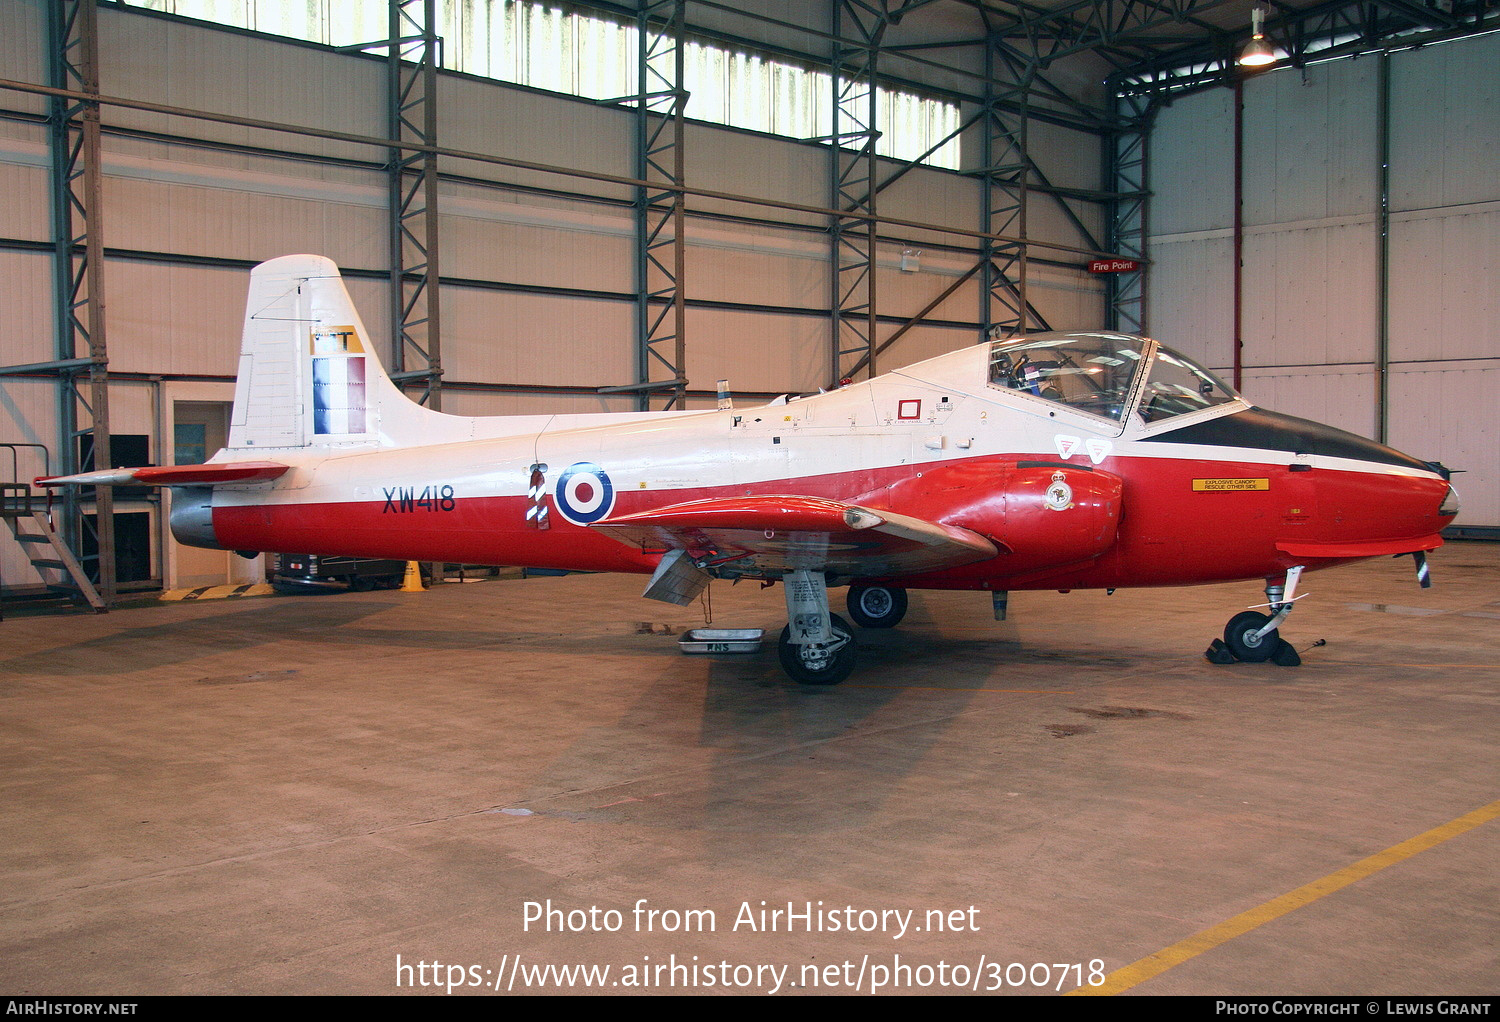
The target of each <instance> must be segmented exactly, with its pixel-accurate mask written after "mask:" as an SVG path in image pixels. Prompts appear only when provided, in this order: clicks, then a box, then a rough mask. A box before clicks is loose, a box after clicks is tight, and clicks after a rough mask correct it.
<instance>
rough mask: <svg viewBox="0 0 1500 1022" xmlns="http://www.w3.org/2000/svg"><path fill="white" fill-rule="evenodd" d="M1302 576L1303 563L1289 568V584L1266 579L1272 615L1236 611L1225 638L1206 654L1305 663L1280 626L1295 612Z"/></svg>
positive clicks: (1224, 659) (1215, 658)
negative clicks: (1299, 582) (1281, 633)
mask: <svg viewBox="0 0 1500 1022" xmlns="http://www.w3.org/2000/svg"><path fill="white" fill-rule="evenodd" d="M1301 577H1302V565H1300V564H1299V565H1297V566H1296V567H1293V568H1288V569H1287V571H1286V584H1285V585H1284V586H1283V585H1281V584H1280V583H1278V582H1274V581H1272V580H1270V579H1268V580H1267V581H1266V600H1267V602H1266V604H1265V607H1266V609H1267V610H1269V611H1270V612H1271V613H1270V615H1269V616H1267V615H1265V614H1259V613H1256V612H1255V611H1253V610H1247V611H1244V612H1243V613H1240V614H1236V615H1235V616H1234V617H1232V618H1230V619H1229V623H1228V624H1227V625H1225V626H1224V640H1223V641H1222V642H1220V641H1219V640H1218V639H1215V640H1214V641H1213V642H1212V643H1211V644H1210V645H1209V647H1208V649H1207V650H1205V651H1204V654H1203V655H1204V656H1205V657H1207V658H1208V659H1209V661H1210V662H1212V663H1216V664H1232V663H1234V662H1235V661H1236V660H1241V661H1244V662H1245V663H1250V664H1259V663H1264V662H1265V661H1267V660H1270V661H1272V662H1273V663H1276V664H1278V665H1280V666H1282V667H1296V666H1297V665H1298V664H1300V663H1302V658H1301V657H1300V656H1298V655H1297V650H1296V649H1294V648H1293V647H1292V644H1291V643H1290V642H1287V641H1286V640H1285V639H1283V638H1282V637H1281V635H1280V633H1279V632H1278V631H1277V629H1278V628H1279V627H1280V625H1281V623H1282V622H1283V621H1285V620H1286V618H1287V615H1288V614H1290V613H1291V612H1292V605H1293V603H1294V602H1295V601H1296V600H1297V597H1296V596H1294V595H1292V594H1293V593H1294V592H1296V589H1297V580H1298V579H1299V578H1301Z"/></svg>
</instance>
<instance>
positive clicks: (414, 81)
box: [385, 0, 443, 409]
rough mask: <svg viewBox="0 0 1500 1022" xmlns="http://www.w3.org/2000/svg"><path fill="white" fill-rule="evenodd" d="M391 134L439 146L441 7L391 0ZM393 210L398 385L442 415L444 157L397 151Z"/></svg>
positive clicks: (391, 170) (392, 167) (432, 0)
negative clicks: (411, 388) (417, 387)
mask: <svg viewBox="0 0 1500 1022" xmlns="http://www.w3.org/2000/svg"><path fill="white" fill-rule="evenodd" d="M388 4H389V7H388V10H389V20H388V29H389V33H390V35H389V38H388V39H387V40H386V43H385V46H386V104H387V131H388V132H389V137H390V138H391V139H393V140H395V141H397V142H413V143H416V144H418V145H424V146H436V145H437V107H438V99H437V69H438V67H439V65H440V64H441V63H442V40H441V39H439V38H438V35H437V13H436V7H437V0H388ZM388 152H389V155H388V157H387V161H388V162H387V165H386V171H387V180H388V187H389V203H390V260H391V264H390V265H391V283H390V317H391V346H392V352H391V355H392V364H391V368H392V372H391V377H392V379H394V380H396V381H397V382H398V383H401V384H403V385H405V384H406V383H407V382H413V383H418V382H419V383H420V384H421V385H422V393H421V395H420V397H419V398H418V400H419V401H420V402H421V403H422V404H425V405H427V406H428V407H429V408H434V409H440V408H442V379H443V360H442V317H441V314H440V313H441V306H442V302H441V294H440V291H439V276H438V193H437V186H438V167H437V154H436V153H434V152H431V151H420V150H417V151H413V150H409V149H397V148H392V149H390V150H389V151H388Z"/></svg>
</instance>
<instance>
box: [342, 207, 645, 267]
mask: <svg viewBox="0 0 1500 1022" xmlns="http://www.w3.org/2000/svg"><path fill="white" fill-rule="evenodd" d="M458 191H459V194H457V195H454V194H453V191H452V190H451V189H450V188H449V187H447V186H445V187H444V188H443V189H442V190H441V196H440V198H439V200H438V205H439V208H440V209H442V210H443V211H444V212H443V216H442V218H441V223H440V225H439V236H440V238H441V244H442V261H441V264H440V265H441V267H442V273H443V276H445V277H457V278H463V279H468V280H486V281H497V282H502V283H510V284H535V285H539V286H542V287H560V288H575V289H579V290H594V291H613V292H629V291H631V290H633V289H634V271H633V264H632V262H631V260H632V259H633V258H634V251H635V249H634V232H635V221H634V218H633V216H632V214H631V211H629V210H626V209H620V208H617V207H615V208H612V207H607V206H601V205H597V204H584V203H575V204H574V205H573V207H572V208H571V209H558V208H555V207H540V208H538V207H536V206H532V205H530V204H529V203H525V202H522V201H505V200H506V199H507V198H508V196H507V195H506V194H505V193H498V194H497V193H495V192H494V191H493V190H484V189H476V188H460V189H459V190H458ZM372 265H373V264H372Z"/></svg>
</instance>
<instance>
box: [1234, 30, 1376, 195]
mask: <svg viewBox="0 0 1500 1022" xmlns="http://www.w3.org/2000/svg"><path fill="white" fill-rule="evenodd" d="M1244 94H1245V146H1244V151H1245V223H1246V224H1251V225H1254V224H1272V223H1287V222H1291V221H1302V220H1312V219H1317V218H1320V217H1331V216H1348V215H1354V214H1360V213H1369V212H1370V211H1371V210H1372V209H1374V208H1376V206H1377V204H1378V202H1379V196H1378V195H1377V194H1376V185H1377V180H1378V159H1377V148H1376V116H1375V112H1376V105H1375V104H1376V62H1375V61H1373V60H1367V61H1348V60H1345V61H1335V62H1332V63H1328V64H1319V65H1316V66H1314V67H1311V68H1309V69H1308V70H1307V72H1306V74H1305V75H1303V74H1299V73H1298V72H1296V71H1278V72H1273V73H1271V74H1268V75H1262V76H1261V77H1258V78H1255V79H1252V80H1251V81H1249V82H1247V83H1246V84H1245V88H1244Z"/></svg>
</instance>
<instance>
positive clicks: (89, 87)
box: [47, 0, 116, 606]
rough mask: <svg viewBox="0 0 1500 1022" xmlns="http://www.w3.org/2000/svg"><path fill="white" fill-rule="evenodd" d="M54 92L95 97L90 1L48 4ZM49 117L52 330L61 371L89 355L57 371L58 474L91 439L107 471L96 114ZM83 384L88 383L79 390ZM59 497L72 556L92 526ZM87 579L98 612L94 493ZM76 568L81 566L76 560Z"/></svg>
mask: <svg viewBox="0 0 1500 1022" xmlns="http://www.w3.org/2000/svg"><path fill="white" fill-rule="evenodd" d="M47 32H48V55H49V59H50V62H51V68H50V73H49V77H50V79H51V82H52V87H53V88H57V89H68V90H71V91H73V92H76V93H82V94H83V95H85V96H90V97H98V96H99V36H98V25H97V19H96V8H95V0H50V2H49V3H48V5H47ZM49 106H50V110H49V117H48V141H49V144H50V148H51V153H52V159H51V168H52V238H53V252H54V258H53V302H54V314H53V324H54V330H55V334H56V352H57V360H58V361H59V362H69V361H72V360H75V359H77V358H78V357H79V352H80V350H81V349H83V348H86V349H87V351H88V364H87V372H86V373H85V372H84V370H83V369H82V368H75V369H68V368H64V369H62V370H61V371H60V373H59V384H60V385H59V388H58V420H59V429H58V444H59V446H60V447H61V448H62V449H61V450H60V451H58V470H59V472H60V474H64V475H66V474H69V473H73V472H77V471H79V470H80V469H81V468H83V467H85V466H83V465H81V464H80V458H79V451H78V449H79V441H80V440H81V438H83V437H88V438H89V439H90V444H91V448H92V458H93V465H94V467H97V468H111V467H113V463H112V461H111V458H110V432H109V356H108V349H107V348H106V346H105V333H104V324H105V318H104V239H103V232H104V224H103V213H104V205H103V202H102V199H101V190H100V178H101V173H102V172H101V167H100V141H99V104H98V102H97V101H95V100H89V99H84V100H72V99H65V98H62V97H54V98H53V99H52V100H51V101H50V103H49ZM85 377H86V382H85ZM66 490H67V491H68V492H67V493H65V495H64V497H63V502H64V503H63V516H62V518H63V534H64V537H65V539H66V541H67V545H68V546H69V547H70V548H71V549H72V550H73V551H74V552H75V553H77V552H79V551H80V550H81V548H82V546H83V538H84V534H85V533H86V532H87V531H88V530H89V529H90V525H89V523H88V521H87V519H86V517H85V515H84V512H85V510H87V509H86V508H85V507H84V506H83V505H82V504H81V503H80V501H79V499H78V496H77V494H76V488H74V487H67V488H66ZM93 511H94V524H93V526H92V529H93V531H94V533H95V541H96V542H95V548H96V550H97V551H98V561H97V563H96V564H95V565H94V568H93V572H92V573H91V574H93V577H94V579H95V582H96V588H97V589H98V591H99V594H100V596H101V597H102V599H103V601H104V603H105V605H106V606H107V605H108V604H110V603H112V602H113V601H114V598H115V588H116V577H115V521H114V495H113V492H112V491H111V489H110V488H109V487H107V486H101V487H98V488H97V490H96V493H95V495H94V498H93ZM80 560H82V558H80Z"/></svg>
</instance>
